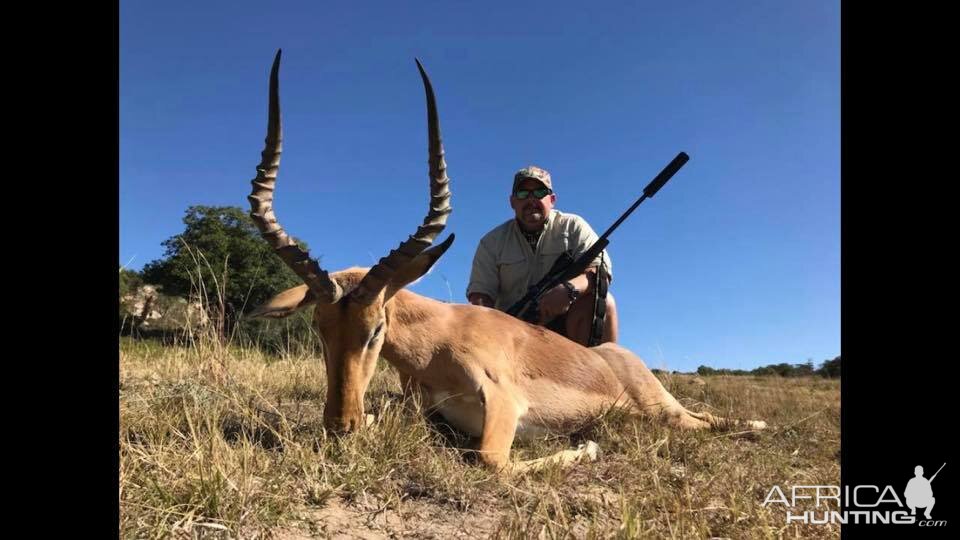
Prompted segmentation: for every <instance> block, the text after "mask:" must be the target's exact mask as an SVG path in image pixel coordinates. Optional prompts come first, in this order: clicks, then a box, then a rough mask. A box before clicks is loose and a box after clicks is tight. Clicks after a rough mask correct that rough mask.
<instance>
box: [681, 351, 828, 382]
mask: <svg viewBox="0 0 960 540" xmlns="http://www.w3.org/2000/svg"><path fill="white" fill-rule="evenodd" d="M697 375H759V376H772V375H774V376H779V377H815V376H820V377H827V378H830V379H834V378H837V377H840V357H839V356H837V357H836V358H833V359H831V360H825V361H824V362H823V363H822V364H821V365H820V367H819V368H814V365H813V360H808V361H807V362H806V363H803V364H787V363H780V364H770V365H767V366H761V367H758V368H755V369H751V370H749V371H746V370H742V369H725V368H720V369H717V368H712V367H709V366H700V367H698V368H697Z"/></svg>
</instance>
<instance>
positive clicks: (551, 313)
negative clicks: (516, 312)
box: [539, 285, 573, 325]
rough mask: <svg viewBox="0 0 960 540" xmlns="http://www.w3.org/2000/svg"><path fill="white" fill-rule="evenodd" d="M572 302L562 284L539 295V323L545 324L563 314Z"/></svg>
mask: <svg viewBox="0 0 960 540" xmlns="http://www.w3.org/2000/svg"><path fill="white" fill-rule="evenodd" d="M572 303H573V302H572V301H571V300H570V295H569V293H567V288H566V287H564V286H563V285H557V286H556V287H554V288H552V289H550V290H549V291H547V292H546V293H545V294H544V295H543V296H541V297H540V306H539V307H540V324H541V325H543V324H547V323H548V322H550V321H552V320H553V319H555V318H557V317H559V316H560V315H563V314H564V313H566V312H567V311H568V310H569V309H570V304H572Z"/></svg>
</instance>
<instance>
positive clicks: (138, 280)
mask: <svg viewBox="0 0 960 540" xmlns="http://www.w3.org/2000/svg"><path fill="white" fill-rule="evenodd" d="M141 285H143V276H142V275H140V273H139V272H137V271H135V270H128V269H126V268H121V269H120V297H121V298H123V297H124V296H126V295H128V294H133V293H134V292H135V291H136V290H137V289H138V288H140V286H141Z"/></svg>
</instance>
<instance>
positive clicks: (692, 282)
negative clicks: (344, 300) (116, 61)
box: [119, 0, 840, 371]
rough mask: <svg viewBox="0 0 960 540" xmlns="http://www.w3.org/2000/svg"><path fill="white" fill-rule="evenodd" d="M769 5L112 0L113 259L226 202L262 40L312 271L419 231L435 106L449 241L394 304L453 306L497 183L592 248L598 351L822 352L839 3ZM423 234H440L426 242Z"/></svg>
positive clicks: (832, 236) (262, 89)
mask: <svg viewBox="0 0 960 540" xmlns="http://www.w3.org/2000/svg"><path fill="white" fill-rule="evenodd" d="M839 9H840V7H839V3H838V2H835V1H823V0H802V1H798V0H789V1H778V2H758V1H756V0H747V1H740V0H737V1H723V2H717V1H713V0H710V1H696V2H609V3H591V4H588V3H586V2H572V1H569V0H564V1H559V2H558V1H554V2H522V3H521V2H454V1H447V2H439V1H418V2H385V1H383V2H339V1H334V2H315V1H312V2H307V1H302V2H271V3H264V2H248V1H239V2H237V1H234V2H224V1H209V0H208V1H203V2H196V1H193V2H184V1H181V0H168V1H164V2H147V1H142V0H137V1H134V0H123V1H121V3H120V103H119V107H120V252H119V262H120V263H121V264H126V263H128V261H130V260H131V259H132V263H130V264H129V266H130V267H131V268H134V269H140V268H141V267H142V266H143V264H144V263H146V262H148V261H150V260H153V259H156V258H159V257H161V256H162V253H163V248H162V246H161V245H160V243H161V242H162V241H163V240H165V239H167V238H169V237H170V236H173V235H175V234H177V233H179V232H181V231H182V230H183V224H182V222H181V219H182V217H183V213H184V210H185V209H186V208H187V207H188V206H190V205H194V204H204V205H234V206H240V207H243V208H247V207H248V205H247V201H246V196H247V195H248V194H249V191H250V184H249V181H250V179H251V178H253V176H254V175H255V170H254V167H255V166H256V164H257V163H258V161H259V159H260V154H259V153H260V151H261V149H262V146H263V137H264V134H265V126H266V107H267V95H266V92H267V75H268V72H269V68H270V62H271V61H272V59H273V55H274V53H275V51H276V49H277V48H283V51H284V55H283V66H282V69H281V78H280V91H281V103H282V107H283V114H284V156H283V162H282V164H281V167H280V176H279V180H278V183H277V193H276V203H275V208H276V211H277V215H278V217H279V219H280V221H281V223H283V224H284V226H285V227H286V229H287V230H288V231H289V232H290V233H291V234H294V235H296V236H299V237H301V238H303V239H304V240H306V241H307V242H309V244H310V245H311V247H312V255H313V256H314V257H319V258H320V260H321V264H322V265H323V266H324V267H325V268H326V269H328V270H336V269H341V268H345V267H348V266H353V265H362V266H369V265H371V264H372V263H373V262H374V261H375V260H376V259H378V258H380V257H381V256H383V255H384V254H386V253H387V251H389V249H391V248H393V247H396V245H397V244H398V243H399V242H400V240H401V239H403V238H405V237H406V236H407V235H408V234H410V233H412V232H413V231H414V230H415V228H416V225H418V224H419V222H420V221H421V220H422V218H423V215H424V213H425V210H426V202H427V168H426V159H427V149H426V115H425V112H424V111H425V109H424V98H423V89H422V86H421V83H420V79H419V76H418V74H417V70H416V66H415V64H414V57H417V58H420V59H421V61H422V62H423V63H424V66H425V67H426V69H427V70H428V72H429V74H430V76H431V78H432V80H433V84H434V88H435V90H436V94H437V101H438V106H439V112H440V119H441V129H442V133H443V138H444V145H445V149H446V152H447V163H448V165H449V171H448V172H449V175H450V178H451V188H452V191H453V207H454V212H453V214H452V216H451V217H450V220H449V222H448V224H447V231H446V232H445V233H444V234H446V233H447V232H454V233H456V235H457V240H456V242H455V243H454V244H453V247H452V248H451V249H450V251H448V252H447V254H446V255H445V256H444V258H443V259H442V260H441V262H440V263H439V264H438V266H437V267H436V268H435V269H434V271H433V272H432V273H431V274H430V275H428V276H427V277H425V278H424V279H423V280H422V281H421V282H419V283H418V284H416V285H414V286H413V290H414V291H416V292H419V293H421V294H424V295H427V296H431V297H434V298H438V299H443V300H449V299H451V298H452V299H453V300H454V301H457V302H464V301H465V298H464V291H465V289H466V285H467V279H468V276H469V269H470V264H471V261H472V258H473V253H474V249H475V247H476V245H477V242H478V241H479V239H480V237H481V236H482V235H483V234H484V233H485V232H486V231H487V230H489V229H490V228H492V227H493V226H495V225H497V224H499V223H501V222H503V221H504V220H506V219H508V218H510V217H511V211H510V208H509V206H508V203H507V197H508V192H509V189H510V183H511V179H512V174H513V172H514V171H515V170H517V169H519V168H520V167H523V166H525V165H529V164H536V165H539V166H541V167H544V168H546V169H547V170H549V171H550V172H551V173H552V175H553V179H554V187H555V189H556V191H557V195H558V200H557V207H558V208H559V209H560V210H563V211H567V212H573V213H576V214H580V215H582V216H584V217H585V218H586V219H587V220H588V221H589V222H590V223H591V224H592V225H593V227H594V229H596V230H597V232H598V233H600V232H602V231H603V230H605V229H606V228H607V227H608V226H609V225H610V224H612V223H613V221H614V220H615V219H616V218H617V217H618V216H619V215H620V213H622V212H623V211H624V210H626V208H627V207H629V205H630V204H631V203H632V202H633V201H634V200H635V199H636V197H637V196H639V194H640V193H641V190H642V188H643V186H645V185H646V183H647V182H649V180H650V179H651V178H652V177H653V176H654V175H655V174H656V173H657V172H658V171H659V170H660V169H661V168H662V167H663V166H664V165H666V164H667V163H668V162H669V161H670V160H671V159H672V158H673V157H674V156H675V155H676V154H677V152H679V151H681V150H682V151H685V152H687V153H688V154H689V155H690V157H691V159H690V162H689V163H688V164H687V165H686V166H685V167H684V168H683V169H681V171H680V172H679V173H678V174H677V175H676V176H675V177H674V179H673V180H671V181H670V183H669V184H667V186H666V187H665V188H664V189H663V190H662V191H660V193H659V194H658V195H657V196H656V197H655V198H653V199H651V200H648V201H647V202H645V203H643V205H641V206H640V207H639V208H638V209H637V211H636V212H634V214H633V215H632V216H631V218H630V219H629V220H627V221H626V222H625V223H624V224H623V225H622V226H621V227H620V228H619V229H618V230H617V231H616V232H615V233H614V234H613V236H612V237H611V239H612V244H611V246H610V249H609V252H610V255H611V257H612V258H613V262H614V282H613V284H612V288H611V290H612V291H613V293H614V294H615V295H616V297H617V299H618V302H619V303H618V305H619V312H620V330H621V343H622V344H623V345H625V346H626V347H628V348H630V349H632V350H633V351H634V352H636V353H637V354H639V355H640V356H641V357H643V358H644V359H645V360H646V361H647V363H648V364H649V365H650V366H651V367H660V368H666V369H676V370H681V371H689V370H694V369H696V367H697V366H698V365H701V364H706V365H710V366H713V367H727V368H742V369H751V368H753V367H756V366H758V365H765V364H770V363H779V362H789V363H800V362H804V361H806V360H807V359H808V358H810V359H813V360H814V361H815V362H816V363H818V364H819V363H820V362H821V361H823V360H825V359H829V358H833V357H834V356H836V355H838V354H839V353H840V13H839ZM441 238H443V237H441Z"/></svg>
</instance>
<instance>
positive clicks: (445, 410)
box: [430, 391, 483, 437]
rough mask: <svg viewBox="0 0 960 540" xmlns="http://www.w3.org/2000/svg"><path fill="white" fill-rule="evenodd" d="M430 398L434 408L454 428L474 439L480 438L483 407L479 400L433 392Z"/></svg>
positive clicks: (466, 396) (469, 396)
mask: <svg viewBox="0 0 960 540" xmlns="http://www.w3.org/2000/svg"><path fill="white" fill-rule="evenodd" d="M430 397H431V399H432V400H433V407H434V408H435V409H436V410H437V411H438V412H439V413H440V414H441V415H443V417H444V418H446V420H447V422H450V424H452V425H453V427H455V428H457V429H458V430H460V431H463V432H465V433H467V434H469V435H470V436H472V437H479V436H480V435H481V434H482V433H483V405H482V404H481V403H480V399H479V398H477V397H476V396H472V395H462V394H460V395H453V394H450V393H449V392H444V391H438V392H432V393H431V395H430Z"/></svg>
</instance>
